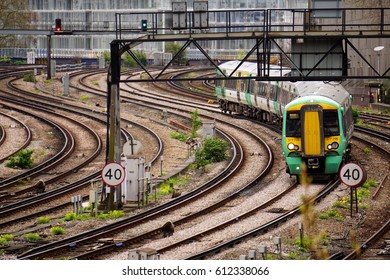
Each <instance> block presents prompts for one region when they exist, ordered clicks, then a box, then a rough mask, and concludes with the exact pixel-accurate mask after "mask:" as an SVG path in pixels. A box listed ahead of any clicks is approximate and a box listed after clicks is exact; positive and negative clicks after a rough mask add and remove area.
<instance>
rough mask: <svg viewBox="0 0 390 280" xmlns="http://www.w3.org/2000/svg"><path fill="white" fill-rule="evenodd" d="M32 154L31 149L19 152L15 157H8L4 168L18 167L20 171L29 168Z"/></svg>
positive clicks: (31, 162)
mask: <svg viewBox="0 0 390 280" xmlns="http://www.w3.org/2000/svg"><path fill="white" fill-rule="evenodd" d="M33 153H34V150H32V149H25V150H21V151H19V152H18V153H17V154H16V156H12V157H9V158H8V160H9V162H7V164H6V166H7V167H11V168H15V167H19V168H22V169H27V168H31V167H32V165H33V163H34V160H33V158H32V154H33Z"/></svg>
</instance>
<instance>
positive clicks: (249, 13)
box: [113, 8, 390, 82]
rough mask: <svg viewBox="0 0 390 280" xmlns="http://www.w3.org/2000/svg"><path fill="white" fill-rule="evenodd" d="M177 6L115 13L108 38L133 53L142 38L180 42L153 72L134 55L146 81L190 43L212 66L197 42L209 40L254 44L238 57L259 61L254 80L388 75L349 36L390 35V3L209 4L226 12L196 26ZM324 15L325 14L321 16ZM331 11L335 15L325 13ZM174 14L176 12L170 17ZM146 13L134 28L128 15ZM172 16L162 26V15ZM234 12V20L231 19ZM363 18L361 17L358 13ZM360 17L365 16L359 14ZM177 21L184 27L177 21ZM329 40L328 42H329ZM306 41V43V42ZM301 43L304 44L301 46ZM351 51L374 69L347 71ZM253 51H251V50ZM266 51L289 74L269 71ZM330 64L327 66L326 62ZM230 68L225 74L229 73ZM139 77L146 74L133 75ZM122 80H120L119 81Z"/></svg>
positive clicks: (138, 16)
mask: <svg viewBox="0 0 390 280" xmlns="http://www.w3.org/2000/svg"><path fill="white" fill-rule="evenodd" d="M177 11H178V10H172V11H163V12H153V13H151V12H145V13H140V12H137V13H124V14H118V15H117V26H118V30H117V39H116V40H115V41H114V42H113V43H116V44H120V45H121V46H123V48H125V49H126V51H128V52H129V53H130V55H131V56H132V57H133V58H135V55H134V54H133V53H132V48H133V47H135V46H136V45H140V44H142V43H153V42H180V43H181V44H182V48H181V49H180V51H179V52H178V53H177V54H176V56H174V57H173V58H172V60H171V61H169V62H168V63H167V65H165V67H164V69H163V70H162V71H161V72H160V73H158V74H157V75H155V76H153V75H152V74H151V73H150V72H149V71H148V69H147V67H146V66H144V65H142V64H141V63H140V62H139V61H137V59H136V58H135V60H136V61H137V63H138V64H139V66H140V67H141V68H142V69H143V71H145V73H147V74H148V76H149V78H150V80H149V81H165V80H164V79H163V78H162V74H163V73H164V72H165V71H166V69H167V68H168V67H170V66H171V65H172V63H173V61H174V60H175V58H176V57H177V56H178V55H180V54H181V53H183V52H184V51H185V50H186V49H188V48H189V47H191V46H192V47H194V48H195V49H197V50H199V52H200V53H201V54H203V55H204V57H205V59H206V60H208V61H209V62H210V64H212V65H213V66H214V67H215V68H216V69H217V70H219V68H218V64H217V63H216V62H215V59H213V58H212V57H211V56H210V55H209V54H208V52H207V51H206V50H205V49H204V48H203V47H202V43H204V42H210V41H229V40H240V41H247V42H249V43H248V44H250V43H251V42H253V46H252V47H251V49H250V50H249V52H248V53H247V54H246V55H245V57H244V58H242V62H244V61H247V60H251V61H256V62H257V64H258V66H259V67H258V69H259V71H258V75H257V77H252V78H256V79H258V80H290V81H296V80H302V81H313V80H326V81H328V80H345V79H377V78H386V77H388V76H389V70H390V69H386V70H385V71H384V72H383V73H381V71H380V70H379V69H375V67H373V66H372V65H371V63H370V62H369V60H368V59H366V58H365V57H364V55H363V54H362V52H360V51H359V47H358V46H356V45H354V43H353V42H352V39H364V38H365V39H367V38H381V39H382V40H384V39H388V40H390V23H389V22H388V21H386V20H385V19H386V18H387V17H390V8H365V9H265V10H264V9H261V10H259V9H243V10H212V11H208V14H207V17H206V18H207V19H209V18H225V22H222V23H220V24H219V25H216V26H211V25H209V24H206V26H207V28H206V29H205V28H200V27H197V26H195V23H194V20H193V19H194V18H195V11H184V12H185V15H186V16H185V18H184V19H183V13H184V12H183V11H181V13H180V14H178V12H177ZM359 12H361V13H370V12H371V13H373V14H375V15H377V18H378V20H377V21H372V20H371V21H367V22H360V23H359V22H357V20H356V19H355V18H354V17H355V15H356V14H359ZM324 15H326V17H325V16H324ZM329 15H334V17H329ZM175 16H181V18H177V19H175ZM238 17H242V18H254V19H255V18H256V19H258V21H255V22H252V23H251V24H250V25H249V24H245V23H242V22H241V21H239V20H238V21H237V18H238ZM134 18H135V19H136V20H137V19H141V18H142V19H144V18H150V19H153V20H152V25H151V26H149V27H148V28H147V29H146V31H145V28H144V29H143V31H142V32H141V31H140V30H139V28H134V22H130V23H129V22H127V21H130V19H134ZM167 18H168V19H170V20H171V21H173V22H174V24H173V26H174V27H175V28H173V27H172V26H167V24H166V23H165V21H164V19H167ZM233 18H235V19H236V21H235V22H234V21H233V20H232V19H233ZM360 20H362V19H360ZM363 21H364V20H363ZM178 22H179V23H182V25H183V27H182V28H180V26H178ZM128 32H132V33H133V34H137V32H138V34H139V35H141V36H139V37H137V38H131V39H126V37H127V36H128V35H127V34H128ZM332 42H333V43H332ZM310 44H311V45H310ZM301 46H303V47H301ZM351 52H353V53H356V54H357V56H358V57H360V58H362V59H363V61H364V63H365V64H366V66H367V67H368V68H369V69H372V72H373V73H374V74H373V75H359V76H357V75H355V76H349V75H348V69H347V68H348V57H347V55H348V53H351ZM254 53H256V55H254ZM271 57H278V58H279V60H280V65H281V66H282V65H283V66H287V67H289V68H291V70H292V73H293V74H292V75H291V76H290V77H285V76H280V77H274V76H273V77H270V75H269V69H270V63H271ZM329 65H330V66H329ZM233 75H234V74H233V73H232V74H231V75H230V76H229V77H225V78H231V77H232V76H233ZM135 81H136V82H141V81H145V80H141V79H140V80H135ZM121 82H124V81H121Z"/></svg>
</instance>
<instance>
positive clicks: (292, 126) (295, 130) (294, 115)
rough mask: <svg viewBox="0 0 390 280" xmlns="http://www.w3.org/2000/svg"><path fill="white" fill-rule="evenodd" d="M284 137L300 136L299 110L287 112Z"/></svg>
mask: <svg viewBox="0 0 390 280" xmlns="http://www.w3.org/2000/svg"><path fill="white" fill-rule="evenodd" d="M286 137H301V116H300V114H299V112H288V113H287V119H286Z"/></svg>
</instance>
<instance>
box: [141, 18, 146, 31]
mask: <svg viewBox="0 0 390 280" xmlns="http://www.w3.org/2000/svg"><path fill="white" fill-rule="evenodd" d="M141 30H142V31H147V30H148V21H147V20H146V19H143V20H141Z"/></svg>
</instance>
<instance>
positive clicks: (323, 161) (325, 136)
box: [282, 103, 345, 175]
mask: <svg viewBox="0 0 390 280" xmlns="http://www.w3.org/2000/svg"><path fill="white" fill-rule="evenodd" d="M341 123H342V116H341V114H340V113H339V110H338V106H337V105H331V104H315V103H313V104H299V105H295V106H292V107H289V108H286V111H285V117H284V124H283V141H282V145H283V151H284V154H285V156H286V163H287V173H289V174H291V175H301V174H302V170H303V169H304V168H305V169H306V172H307V173H308V174H319V175H326V174H336V173H338V170H339V167H340V164H341V162H342V159H343V149H344V148H345V147H344V144H343V141H341V137H342V125H340V124H341Z"/></svg>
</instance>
